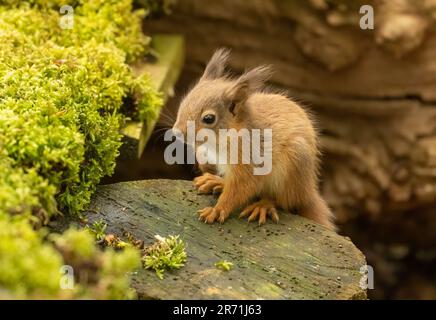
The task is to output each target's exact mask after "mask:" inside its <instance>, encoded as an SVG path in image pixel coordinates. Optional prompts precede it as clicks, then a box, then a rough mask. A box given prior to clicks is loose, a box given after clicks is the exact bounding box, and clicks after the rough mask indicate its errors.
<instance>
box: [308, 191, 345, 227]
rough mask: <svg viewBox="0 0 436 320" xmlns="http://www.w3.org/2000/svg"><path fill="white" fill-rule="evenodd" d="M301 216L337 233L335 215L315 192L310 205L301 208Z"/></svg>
mask: <svg viewBox="0 0 436 320" xmlns="http://www.w3.org/2000/svg"><path fill="white" fill-rule="evenodd" d="M300 215H301V216H303V217H305V218H308V219H311V220H313V221H315V222H317V223H319V224H322V225H323V226H325V227H327V228H329V229H330V230H333V231H337V228H336V225H335V223H334V215H333V213H332V211H331V210H330V208H329V207H328V206H327V204H326V202H325V201H324V199H323V198H322V197H321V195H320V194H319V193H318V192H315V194H314V196H313V198H312V200H311V201H310V203H309V204H308V205H306V206H304V207H302V208H301V210H300Z"/></svg>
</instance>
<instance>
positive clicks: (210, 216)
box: [198, 207, 228, 224]
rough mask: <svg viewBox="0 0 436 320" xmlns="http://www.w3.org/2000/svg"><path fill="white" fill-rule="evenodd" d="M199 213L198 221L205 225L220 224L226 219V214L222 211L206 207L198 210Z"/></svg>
mask: <svg viewBox="0 0 436 320" xmlns="http://www.w3.org/2000/svg"><path fill="white" fill-rule="evenodd" d="M198 212H199V213H200V216H199V218H198V219H199V220H202V221H204V222H205V223H209V224H211V223H214V222H215V221H219V222H220V223H224V221H225V220H226V219H227V217H228V214H226V212H225V211H224V210H222V209H217V208H212V207H206V208H204V209H201V210H198Z"/></svg>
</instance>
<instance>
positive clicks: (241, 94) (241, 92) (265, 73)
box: [229, 65, 272, 103]
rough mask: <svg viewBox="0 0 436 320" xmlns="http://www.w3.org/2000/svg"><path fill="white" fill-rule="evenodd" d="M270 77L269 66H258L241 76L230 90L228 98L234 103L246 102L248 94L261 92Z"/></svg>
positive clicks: (270, 69)
mask: <svg viewBox="0 0 436 320" xmlns="http://www.w3.org/2000/svg"><path fill="white" fill-rule="evenodd" d="M271 76H272V67H271V66H267V65H264V66H259V67H256V68H253V69H251V70H248V71H247V72H245V73H244V74H243V75H241V76H240V77H239V78H238V79H237V80H236V83H235V84H234V85H233V87H232V88H231V89H230V92H229V94H230V97H231V99H232V100H233V101H235V102H236V103H239V102H242V101H244V100H246V99H247V98H248V97H249V95H250V94H252V93H254V92H256V91H259V90H261V89H262V88H263V87H264V85H265V82H267V81H268V79H270V78H271Z"/></svg>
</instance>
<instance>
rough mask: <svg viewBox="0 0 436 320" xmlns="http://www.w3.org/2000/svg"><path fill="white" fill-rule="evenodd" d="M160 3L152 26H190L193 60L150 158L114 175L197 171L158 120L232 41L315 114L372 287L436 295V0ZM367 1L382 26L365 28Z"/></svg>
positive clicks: (335, 195)
mask: <svg viewBox="0 0 436 320" xmlns="http://www.w3.org/2000/svg"><path fill="white" fill-rule="evenodd" d="M163 2H164V3H163V7H164V8H165V10H163V11H164V12H162V11H159V12H157V13H155V14H154V15H152V16H151V18H148V19H147V20H146V21H145V23H144V31H145V32H146V33H147V34H154V33H168V34H173V33H179V34H180V33H182V34H183V35H184V37H185V41H186V60H185V65H184V69H183V71H182V74H181V77H180V79H179V81H178V83H177V86H176V88H175V93H174V95H173V96H172V97H171V98H170V99H169V101H168V102H167V105H166V107H165V109H164V110H163V112H162V115H161V121H160V125H159V124H158V125H157V127H156V129H155V132H154V133H153V135H152V137H151V139H150V141H149V143H148V145H147V151H146V152H144V154H146V157H143V158H141V159H139V160H119V161H118V165H117V171H116V173H115V175H114V176H113V177H111V178H108V179H106V181H105V182H106V183H109V182H116V181H126V180H139V179H149V178H171V179H191V178H192V177H193V176H194V175H195V170H194V168H193V167H192V166H182V165H174V166H168V165H166V164H165V162H164V159H163V151H164V149H165V146H166V145H165V142H164V141H163V136H162V132H159V129H162V128H164V125H163V124H164V123H165V125H167V124H168V122H170V121H171V119H175V115H176V113H177V107H178V104H179V101H180V99H181V98H182V96H183V94H184V93H186V92H187V91H188V89H189V87H190V86H191V85H192V84H193V83H194V81H195V80H196V79H197V78H198V77H199V76H200V74H201V73H202V71H203V68H204V66H205V64H206V62H207V60H208V59H209V58H210V56H211V55H212V53H213V52H214V51H215V49H217V48H219V47H223V46H224V47H228V48H230V49H232V59H231V62H230V67H231V69H232V70H233V71H235V72H242V71H243V70H244V69H246V68H250V67H253V66H256V65H258V64H272V65H273V66H274V69H275V74H274V76H273V78H272V81H271V84H272V85H273V86H274V87H276V88H280V89H286V90H287V91H288V92H289V94H290V96H292V97H294V98H295V99H296V100H297V101H300V102H301V103H302V104H303V105H305V106H307V108H308V109H309V110H310V111H311V112H312V113H313V114H314V115H315V118H316V119H317V121H318V127H319V129H320V132H321V145H322V152H323V157H322V163H323V168H322V182H321V183H322V185H321V187H322V191H323V194H324V196H325V198H326V199H327V201H328V203H329V205H330V206H331V207H332V209H333V210H334V212H335V213H336V216H337V222H338V225H339V227H340V233H341V234H342V235H346V236H349V237H350V238H351V239H352V240H353V242H354V243H355V244H356V245H357V246H358V247H359V248H360V249H361V250H362V251H363V252H364V254H365V255H366V257H367V261H368V264H369V265H371V266H372V267H373V268H374V274H375V284H374V286H375V287H374V289H373V290H369V292H368V294H369V298H371V299H436V33H435V30H436V29H435V20H436V1H434V0H425V1H424V0H422V1H415V0H389V1H382V0H379V1H369V0H366V1H361V0H342V1H340V0H331V1H327V0H310V1H309V0H301V1H299V0H281V1H280V0H276V1H273V0H271V1H264V0H250V1H245V0H221V1H201V0H178V1H163ZM363 5H370V6H371V8H373V10H374V16H373V17H374V21H373V22H374V28H373V29H371V28H370V29H362V28H361V27H360V22H361V19H362V17H364V15H365V13H367V12H368V11H365V12H363V13H360V10H361V7H362V6H363ZM366 8H368V7H366ZM371 8H370V9H371ZM367 17H368V16H367ZM369 18H371V17H370V16H369ZM366 22H368V20H367V21H366ZM369 22H371V21H369Z"/></svg>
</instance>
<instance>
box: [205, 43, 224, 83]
mask: <svg viewBox="0 0 436 320" xmlns="http://www.w3.org/2000/svg"><path fill="white" fill-rule="evenodd" d="M229 56H230V50H229V49H226V48H220V49H218V50H216V51H215V53H214V54H213V56H212V58H210V60H209V62H208V64H207V66H206V69H205V70H204V73H203V75H202V76H201V79H200V80H205V79H207V80H213V79H217V78H219V77H221V76H223V75H224V70H225V68H226V64H227V60H229Z"/></svg>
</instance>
